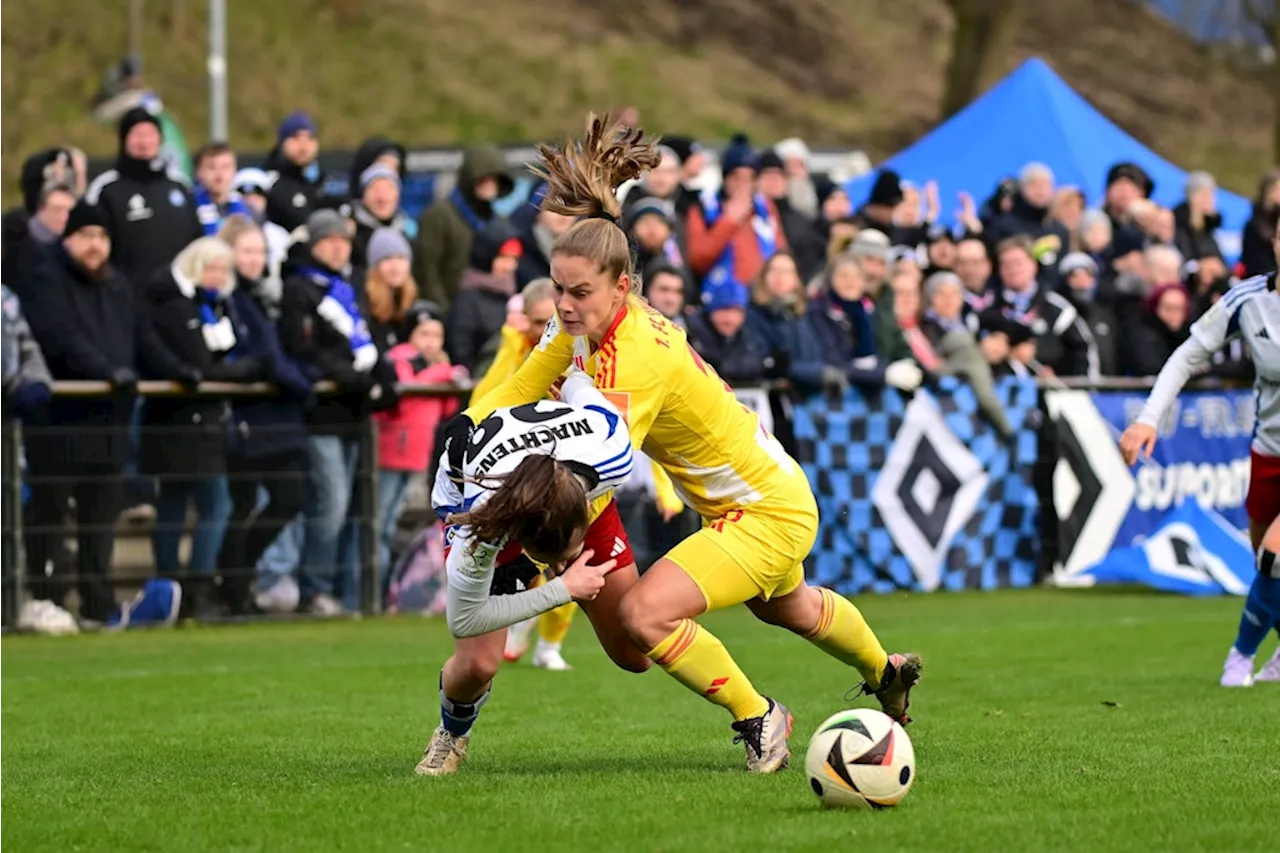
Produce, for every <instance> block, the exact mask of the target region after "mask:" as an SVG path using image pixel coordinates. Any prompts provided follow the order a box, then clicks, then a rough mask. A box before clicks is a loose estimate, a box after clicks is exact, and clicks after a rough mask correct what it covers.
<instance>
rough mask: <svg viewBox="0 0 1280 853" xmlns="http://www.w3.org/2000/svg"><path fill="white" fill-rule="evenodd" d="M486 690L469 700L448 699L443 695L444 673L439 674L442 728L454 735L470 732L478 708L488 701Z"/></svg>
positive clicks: (477, 713)
mask: <svg viewBox="0 0 1280 853" xmlns="http://www.w3.org/2000/svg"><path fill="white" fill-rule="evenodd" d="M490 692H491V690H486V691H485V692H484V693H482V694H481V695H480V696H479V697H478V698H476V699H473V700H471V701H470V702H459V701H457V700H456V699H450V698H449V697H448V696H446V695H444V675H443V674H441V683H440V725H441V726H443V727H444V730H445V731H447V732H449V734H451V735H454V736H455V737H463V736H464V735H467V734H470V733H471V727H472V726H474V725H475V724H476V719H477V718H479V716H480V709H481V708H483V707H484V703H485V702H488V701H489V693H490Z"/></svg>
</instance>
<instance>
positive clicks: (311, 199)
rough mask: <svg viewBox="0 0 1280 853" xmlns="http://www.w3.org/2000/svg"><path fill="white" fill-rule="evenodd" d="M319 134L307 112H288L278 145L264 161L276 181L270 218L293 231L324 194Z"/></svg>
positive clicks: (278, 132)
mask: <svg viewBox="0 0 1280 853" xmlns="http://www.w3.org/2000/svg"><path fill="white" fill-rule="evenodd" d="M316 134H317V129H316V123H315V121H313V120H312V118H311V116H309V115H307V114H306V113H305V112H302V111H301V110H299V111H298V112H295V113H293V114H292V115H289V116H287V117H286V118H285V119H284V120H283V121H282V122H280V126H279V127H278V128H277V129H276V147H275V148H273V149H271V153H270V154H268V155H267V160H266V162H265V163H263V165H262V168H263V169H265V170H266V171H267V174H268V176H269V177H270V179H271V181H272V183H271V187H270V189H269V190H268V191H267V219H269V220H271V221H272V222H274V223H276V224H277V225H279V226H280V227H281V228H283V229H284V230H286V231H289V232H292V231H293V230H294V229H296V228H298V227H300V226H302V225H305V224H306V223H307V217H308V216H310V215H311V212H312V211H313V210H315V209H316V207H317V205H318V204H319V202H320V198H321V196H322V194H323V190H324V173H323V172H321V171H320V164H319V162H318V161H317V160H316V158H317V157H318V156H319V155H320V142H319V140H318V139H317V138H316Z"/></svg>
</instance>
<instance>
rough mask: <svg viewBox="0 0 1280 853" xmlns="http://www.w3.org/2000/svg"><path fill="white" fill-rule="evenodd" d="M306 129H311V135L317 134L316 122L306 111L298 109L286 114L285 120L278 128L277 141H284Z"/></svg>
mask: <svg viewBox="0 0 1280 853" xmlns="http://www.w3.org/2000/svg"><path fill="white" fill-rule="evenodd" d="M304 130H307V131H310V132H311V135H312V136H314V135H315V134H316V123H315V120H314V119H312V118H311V116H309V115H307V113H306V112H304V111H303V110H298V111H297V112H295V113H293V114H291V115H288V116H286V117H285V119H284V121H282V122H280V127H279V128H277V129H276V142H284V141H285V140H286V139H288V138H289V137H291V136H293V135H294V134H297V133H301V132H302V131H304Z"/></svg>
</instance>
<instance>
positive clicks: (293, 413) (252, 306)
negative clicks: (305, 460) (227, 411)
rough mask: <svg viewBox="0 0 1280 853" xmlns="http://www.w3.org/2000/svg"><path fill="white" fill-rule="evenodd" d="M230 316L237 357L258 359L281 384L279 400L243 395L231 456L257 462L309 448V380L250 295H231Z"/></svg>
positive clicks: (234, 418) (236, 407)
mask: <svg viewBox="0 0 1280 853" xmlns="http://www.w3.org/2000/svg"><path fill="white" fill-rule="evenodd" d="M230 302H231V316H232V318H233V322H234V323H235V327H236V355H238V356H240V357H242V358H259V359H261V360H262V361H263V363H264V364H265V365H266V369H267V376H268V378H269V379H270V380H271V381H272V382H275V383H276V384H277V385H279V386H280V396H278V397H272V398H263V397H245V398H241V399H237V400H236V401H235V402H234V403H233V404H232V407H231V428H230V432H231V435H230V437H229V439H228V443H227V452H228V453H229V454H233V455H236V456H241V457H247V458H259V457H263V456H274V455H276V454H283V453H291V452H296V451H300V450H305V449H306V447H307V439H308V435H309V433H308V431H307V421H306V407H307V405H308V402H309V401H310V400H311V399H312V391H311V382H310V380H308V379H307V377H306V376H305V375H304V374H303V372H302V370H301V369H300V368H299V367H298V365H297V364H296V363H295V362H294V361H293V360H292V359H291V358H289V356H287V355H286V354H285V352H284V350H283V349H282V348H281V346H280V338H279V336H278V335H277V334H276V328H275V326H274V325H273V324H272V322H271V321H270V320H268V319H267V315H266V312H264V311H263V310H262V307H261V306H260V305H258V302H257V300H256V299H254V298H253V296H252V294H250V293H248V292H247V291H245V290H237V291H236V292H235V293H233V294H231V299H230Z"/></svg>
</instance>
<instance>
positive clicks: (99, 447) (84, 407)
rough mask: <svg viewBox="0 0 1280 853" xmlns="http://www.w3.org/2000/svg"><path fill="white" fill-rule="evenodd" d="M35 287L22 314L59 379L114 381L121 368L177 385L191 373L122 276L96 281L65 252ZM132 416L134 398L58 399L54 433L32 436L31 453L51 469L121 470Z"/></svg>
mask: <svg viewBox="0 0 1280 853" xmlns="http://www.w3.org/2000/svg"><path fill="white" fill-rule="evenodd" d="M32 281H33V282H34V286H32V287H31V288H30V289H29V292H28V296H27V298H26V300H25V301H24V305H23V308H24V312H25V314H26V317H27V321H28V322H29V323H30V325H31V330H32V332H33V334H34V335H35V337H36V340H37V341H38V342H39V344H40V348H41V350H43V352H44V357H45V361H46V362H47V363H48V365H49V372H50V373H51V374H52V375H53V378H54V379H55V380H57V379H91V380H98V381H110V380H111V379H112V374H113V373H114V372H115V371H116V370H118V369H120V368H128V369H129V370H133V371H135V372H137V373H145V374H147V375H150V376H153V377H155V378H159V379H176V378H178V377H179V376H180V375H181V373H182V371H183V370H184V368H185V367H186V366H187V365H186V364H185V363H184V362H183V361H182V360H181V359H180V358H178V356H177V355H175V354H174V353H173V352H172V351H171V350H170V349H169V348H168V347H167V346H165V345H164V343H163V342H162V341H161V340H160V339H159V338H158V337H157V336H156V334H155V332H154V330H153V329H152V325H151V322H150V320H149V318H148V316H147V312H146V308H145V306H144V305H143V304H142V303H141V301H140V300H141V296H140V295H139V294H138V293H136V288H135V287H134V286H133V284H131V283H130V282H129V280H128V279H126V278H125V277H124V276H123V275H122V274H121V273H120V272H119V270H116V269H115V268H112V267H108V269H107V270H105V276H104V277H103V278H101V279H98V280H95V279H92V278H90V276H89V275H88V273H86V272H85V271H84V269H83V268H82V267H80V265H79V264H77V263H76V262H75V261H74V260H72V258H71V256H70V255H68V254H67V253H66V251H65V250H63V249H62V247H61V246H59V247H56V248H55V249H54V250H53V252H51V254H50V258H49V261H48V262H47V263H46V264H45V265H44V266H42V267H41V268H40V269H39V270H37V271H36V273H35V275H34V276H33V277H32ZM140 368H141V369H140ZM132 412H133V398H132V397H131V396H126V395H121V394H117V395H114V396H111V397H107V398H98V399H91V398H82V397H81V398H77V397H57V398H54V401H53V404H52V406H51V407H50V412H49V422H50V425H51V429H50V431H49V432H47V433H43V434H40V431H38V430H32V431H31V441H30V445H29V450H30V451H31V454H32V456H33V457H40V458H41V460H42V461H43V462H45V463H48V467H46V470H53V471H62V470H69V471H71V472H78V471H81V470H86V469H87V470H95V471H102V470H108V471H118V470H119V469H120V468H121V467H122V466H123V465H124V462H125V458H126V456H127V454H128V447H129V441H128V423H129V418H130V416H131V415H132ZM54 428H56V429H54ZM33 464H38V463H35V462H34V460H33Z"/></svg>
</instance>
